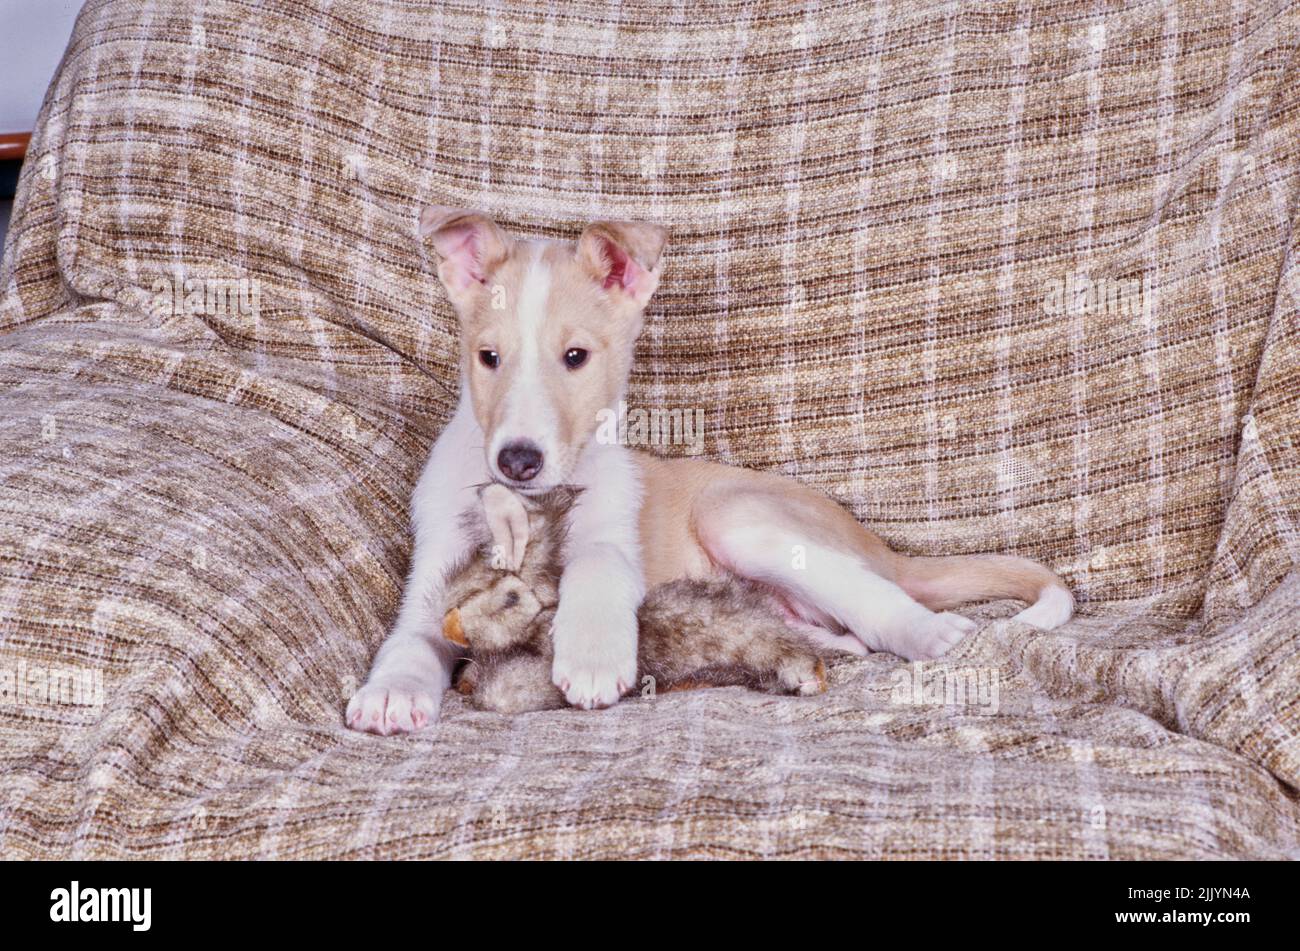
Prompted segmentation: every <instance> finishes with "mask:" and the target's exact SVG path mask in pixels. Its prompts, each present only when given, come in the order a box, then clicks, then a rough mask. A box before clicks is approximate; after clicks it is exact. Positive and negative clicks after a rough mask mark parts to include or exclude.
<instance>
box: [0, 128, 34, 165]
mask: <svg viewBox="0 0 1300 951" xmlns="http://www.w3.org/2000/svg"><path fill="white" fill-rule="evenodd" d="M31 140H32V134H31V133H30V132H0V161H4V160H6V159H20V158H23V157H25V156H26V155H27V145H28V143H29V142H31Z"/></svg>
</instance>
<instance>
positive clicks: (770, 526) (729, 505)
mask: <svg viewBox="0 0 1300 951" xmlns="http://www.w3.org/2000/svg"><path fill="white" fill-rule="evenodd" d="M720 488H725V489H726V491H725V492H723V491H719V492H716V493H707V494H705V495H704V496H702V497H701V499H700V500H699V501H698V503H697V505H696V507H695V510H694V516H695V527H696V533H697V535H698V537H699V541H700V544H701V545H702V546H703V547H704V549H705V551H706V552H708V554H709V557H710V558H711V559H712V560H713V561H714V562H716V563H717V564H719V565H721V566H722V567H724V568H727V569H729V570H730V571H732V572H734V573H735V574H737V575H740V576H741V577H744V578H749V579H751V580H753V581H757V582H761V583H763V584H766V585H768V586H770V587H772V588H775V589H777V590H778V591H779V592H780V593H781V594H782V596H783V597H784V598H785V599H786V600H787V601H788V603H789V604H790V606H791V607H792V609H793V610H794V611H795V612H796V613H798V614H800V615H801V616H803V618H804V620H806V621H810V622H813V623H816V624H823V625H828V626H838V627H842V628H844V629H845V630H847V631H849V632H850V633H852V634H853V635H854V636H855V637H857V638H858V639H859V640H860V641H861V642H862V643H863V644H864V645H866V646H867V647H868V648H870V649H871V650H875V651H888V652H890V653H893V654H897V655H899V656H900V657H903V658H905V659H907V660H921V659H927V658H934V657H939V656H941V655H942V654H944V653H946V652H947V651H948V650H949V649H950V648H951V647H952V646H953V645H955V644H956V643H957V642H958V641H960V640H961V639H962V638H963V637H964V636H965V635H966V634H967V633H969V632H970V631H971V630H973V629H974V627H975V624H974V622H972V621H969V620H967V619H966V618H963V617H961V616H960V615H956V614H950V613H947V612H945V613H943V614H936V613H935V612H933V611H931V610H929V609H928V608H926V607H925V606H924V605H922V604H920V603H919V602H918V601H916V600H914V599H913V598H912V597H910V596H909V595H908V594H907V592H905V591H904V590H903V589H902V588H901V587H899V586H898V585H897V584H895V583H894V582H893V581H891V580H889V579H888V578H886V577H883V576H882V575H881V574H878V573H877V571H875V570H873V567H874V566H872V565H869V564H868V560H867V555H868V554H874V555H875V556H876V557H877V559H878V560H880V561H882V562H883V563H884V564H883V565H882V567H884V568H886V570H887V569H888V568H889V567H890V566H891V565H892V560H891V559H892V558H893V557H894V556H893V553H892V552H889V550H888V549H887V548H886V547H885V546H884V544H883V543H882V542H879V541H878V540H875V539H874V538H872V537H871V536H869V535H868V533H867V532H866V530H865V529H863V528H862V526H860V525H858V524H857V522H856V521H854V520H853V517H852V516H851V515H849V514H848V513H847V512H845V511H844V510H843V509H841V508H839V506H837V505H835V503H833V502H831V501H830V500H829V499H825V498H823V497H821V496H818V495H816V493H813V492H811V490H807V489H804V488H802V487H800V486H793V487H791V488H790V489H789V490H788V491H787V490H781V491H773V490H769V489H766V488H757V489H751V488H747V487H739V486H735V485H729V486H725V487H720ZM846 523H847V524H846ZM854 532H857V533H860V535H861V536H862V540H861V547H862V548H863V549H864V552H861V553H860V552H858V551H854V550H853V545H854V534H853V533H854ZM846 549H848V550H846ZM873 549H874V551H873Z"/></svg>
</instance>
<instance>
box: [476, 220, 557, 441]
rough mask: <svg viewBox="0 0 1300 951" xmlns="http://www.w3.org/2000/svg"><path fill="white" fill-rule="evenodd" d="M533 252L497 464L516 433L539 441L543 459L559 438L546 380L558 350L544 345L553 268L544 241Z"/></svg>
mask: <svg viewBox="0 0 1300 951" xmlns="http://www.w3.org/2000/svg"><path fill="white" fill-rule="evenodd" d="M529 254H530V256H529V260H528V267H527V269H526V270H525V271H524V277H523V280H522V281H521V282H520V285H519V289H518V291H517V292H516V293H517V296H516V300H515V301H514V304H515V313H514V326H513V328H512V329H513V339H512V341H511V347H510V351H509V353H510V360H511V362H512V363H513V364H514V366H513V367H512V368H511V377H510V389H509V390H507V391H506V394H505V399H504V409H505V412H504V414H503V415H502V417H501V424H500V425H499V426H498V427H497V431H496V433H495V434H494V435H495V438H494V439H493V440H492V443H493V445H492V450H491V460H492V464H493V465H495V464H496V455H497V453H499V452H500V451H501V449H502V447H504V446H505V445H506V444H507V443H510V442H514V441H515V440H517V439H527V440H531V441H532V442H534V443H536V444H537V447H538V448H539V449H541V450H542V454H543V457H544V460H546V459H553V458H554V452H555V448H556V444H557V440H556V436H557V433H556V429H557V416H556V412H555V408H554V407H553V406H551V405H550V403H549V402H548V400H547V395H546V387H545V386H544V385H543V374H544V370H545V367H546V361H547V359H548V358H549V357H555V356H556V355H555V354H547V353H545V352H543V348H542V329H543V327H544V325H545V323H546V299H547V297H549V296H550V293H551V271H550V268H549V267H548V266H547V265H546V263H545V262H544V261H543V259H542V245H541V244H535V245H533V246H532V247H531V248H529ZM557 359H558V357H557ZM543 465H545V461H544V462H543Z"/></svg>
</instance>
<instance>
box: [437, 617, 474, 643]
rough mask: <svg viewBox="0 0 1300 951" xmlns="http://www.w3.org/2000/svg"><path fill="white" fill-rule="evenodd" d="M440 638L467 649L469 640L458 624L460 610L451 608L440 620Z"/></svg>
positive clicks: (463, 629)
mask: <svg viewBox="0 0 1300 951" xmlns="http://www.w3.org/2000/svg"><path fill="white" fill-rule="evenodd" d="M442 636H443V637H445V638H446V639H447V640H449V641H451V642H452V643H453V644H459V645H460V646H461V647H469V638H467V637H466V636H465V628H464V627H462V626H461V623H460V608H452V609H451V610H450V611H448V612H447V614H446V616H444V617H443V619H442Z"/></svg>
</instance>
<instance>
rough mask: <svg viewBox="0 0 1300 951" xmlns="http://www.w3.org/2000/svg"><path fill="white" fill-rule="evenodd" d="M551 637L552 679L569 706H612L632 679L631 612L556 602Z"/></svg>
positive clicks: (633, 617) (633, 618)
mask: <svg viewBox="0 0 1300 951" xmlns="http://www.w3.org/2000/svg"><path fill="white" fill-rule="evenodd" d="M624 615H626V616H624ZM553 637H554V640H555V659H554V661H553V663H552V665H551V682H552V683H554V684H555V686H556V687H558V688H559V689H560V692H561V693H563V694H564V699H565V700H567V701H568V702H569V704H570V705H571V706H574V707H581V708H582V709H584V710H593V709H597V708H599V707H608V706H612V705H613V704H615V703H617V702H618V699H619V697H621V696H622V695H623V694H624V693H626V692H627V691H628V690H630V689H631V688H632V685H633V684H635V683H636V615H635V613H633V612H620V611H617V610H611V609H607V608H603V607H602V606H601V605H599V604H591V605H579V606H577V607H573V606H569V607H568V609H567V610H566V603H565V602H561V603H560V607H559V610H558V611H556V613H555V626H554V628H553Z"/></svg>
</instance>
